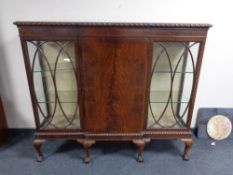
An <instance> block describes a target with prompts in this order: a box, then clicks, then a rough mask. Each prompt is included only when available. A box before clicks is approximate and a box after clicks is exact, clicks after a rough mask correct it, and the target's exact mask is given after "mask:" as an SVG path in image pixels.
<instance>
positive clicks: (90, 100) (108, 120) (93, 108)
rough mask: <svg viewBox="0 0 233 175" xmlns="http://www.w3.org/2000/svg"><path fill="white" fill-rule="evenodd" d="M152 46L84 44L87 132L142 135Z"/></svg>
mask: <svg viewBox="0 0 233 175" xmlns="http://www.w3.org/2000/svg"><path fill="white" fill-rule="evenodd" d="M148 46H149V45H148V42H147V41H144V40H139V39H122V38H121V39H110V38H106V39H102V38H84V39H82V40H81V47H82V78H83V79H82V81H83V88H82V89H83V91H84V92H83V95H84V97H83V98H84V113H85V117H84V127H85V128H84V129H85V130H86V131H88V132H101V133H104V132H108V133H114V132H117V133H124V132H131V133H133V132H140V131H142V129H143V126H145V122H146V118H145V117H146V113H147V111H146V110H145V109H147V107H146V106H147V105H148V104H146V101H147V100H146V89H147V78H148V69H149V68H150V66H149V65H148V64H149V62H148V61H149V59H148V58H149V57H148Z"/></svg>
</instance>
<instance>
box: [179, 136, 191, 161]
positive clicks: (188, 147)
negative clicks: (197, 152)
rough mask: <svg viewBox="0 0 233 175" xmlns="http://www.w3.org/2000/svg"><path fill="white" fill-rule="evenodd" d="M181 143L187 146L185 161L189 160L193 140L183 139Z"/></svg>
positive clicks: (184, 155)
mask: <svg viewBox="0 0 233 175" xmlns="http://www.w3.org/2000/svg"><path fill="white" fill-rule="evenodd" d="M181 141H182V142H184V144H185V148H184V153H183V159H184V160H189V151H190V150H191V148H192V145H193V140H192V139H191V138H190V139H181Z"/></svg>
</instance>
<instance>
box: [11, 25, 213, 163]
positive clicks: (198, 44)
mask: <svg viewBox="0 0 233 175" xmlns="http://www.w3.org/2000/svg"><path fill="white" fill-rule="evenodd" d="M14 24H15V25H17V27H18V30H19V35H20V40H21V45H22V51H23V55H24V62H25V67H26V72H27V78H28V84H29V88H30V93H31V100H32V105H33V110H34V116H35V123H36V133H35V141H34V147H35V149H36V150H37V152H38V158H37V159H38V161H41V160H42V159H43V152H42V143H43V142H44V140H47V139H53V140H54V139H73V140H77V141H78V142H80V143H82V144H83V147H84V150H85V158H84V162H86V163H88V162H89V161H90V148H91V146H92V145H93V144H94V143H95V142H96V141H98V140H106V141H107V140H118V141H132V142H133V143H135V144H136V146H137V148H138V152H137V160H138V161H139V162H142V161H143V156H142V152H143V149H144V146H145V144H146V143H147V142H149V141H150V140H151V139H180V140H181V141H183V142H184V144H185V148H184V153H183V158H184V159H185V160H188V158H189V156H188V154H189V153H188V152H189V150H190V148H191V147H192V143H193V141H192V133H191V131H190V124H191V120H192V113H193V107H194V103H195V96H196V92H197V85H198V78H199V74H200V68H201V62H202V57H203V53H204V47H205V42H206V36H207V31H208V29H209V27H211V25H210V24H183V23H182V24H177V23H170V24H169V23H78V22H15V23H14Z"/></svg>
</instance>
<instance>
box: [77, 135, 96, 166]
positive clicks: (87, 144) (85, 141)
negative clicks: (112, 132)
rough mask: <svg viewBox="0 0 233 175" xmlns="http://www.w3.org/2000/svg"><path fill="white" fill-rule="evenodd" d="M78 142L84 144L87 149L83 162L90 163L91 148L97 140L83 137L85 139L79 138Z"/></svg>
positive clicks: (85, 149)
mask: <svg viewBox="0 0 233 175" xmlns="http://www.w3.org/2000/svg"><path fill="white" fill-rule="evenodd" d="M78 142H80V143H82V144H83V148H84V151H85V157H84V160H83V162H84V163H89V162H90V160H91V154H90V149H91V146H92V145H93V144H94V143H95V141H94V140H89V139H83V140H78Z"/></svg>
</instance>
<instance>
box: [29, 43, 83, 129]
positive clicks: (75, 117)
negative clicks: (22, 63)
mask: <svg viewBox="0 0 233 175" xmlns="http://www.w3.org/2000/svg"><path fill="white" fill-rule="evenodd" d="M27 45H28V52H29V57H30V63H31V76H32V78H33V86H34V92H35V96H36V99H37V107H38V111H39V118H40V126H41V129H64V128H72V129H77V128H80V120H79V108H78V88H77V78H76V63H75V54H74V53H75V51H74V43H73V42H50V41H49V42H48V41H41V42H37V41H30V42H29V41H28V42H27Z"/></svg>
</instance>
